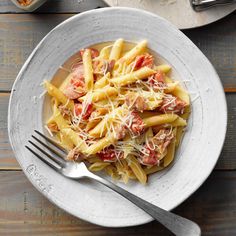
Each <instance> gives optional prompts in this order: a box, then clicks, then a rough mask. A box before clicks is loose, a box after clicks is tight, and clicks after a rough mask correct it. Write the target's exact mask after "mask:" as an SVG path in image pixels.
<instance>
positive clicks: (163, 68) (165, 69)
mask: <svg viewBox="0 0 236 236" xmlns="http://www.w3.org/2000/svg"><path fill="white" fill-rule="evenodd" d="M154 70H157V71H162V72H163V73H168V72H169V71H170V70H171V66H170V65H167V64H163V65H159V66H155V67H154Z"/></svg>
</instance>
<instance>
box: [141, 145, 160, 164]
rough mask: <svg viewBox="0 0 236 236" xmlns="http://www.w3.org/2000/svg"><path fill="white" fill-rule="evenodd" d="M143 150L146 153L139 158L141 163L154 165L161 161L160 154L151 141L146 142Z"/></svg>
mask: <svg viewBox="0 0 236 236" xmlns="http://www.w3.org/2000/svg"><path fill="white" fill-rule="evenodd" d="M142 151H143V152H144V153H145V154H143V156H142V158H141V159H139V161H140V162H141V164H143V165H150V166H154V165H157V164H158V163H159V160H158V155H157V153H156V151H155V149H154V148H153V145H152V144H151V143H149V144H145V145H144V147H143V150H142Z"/></svg>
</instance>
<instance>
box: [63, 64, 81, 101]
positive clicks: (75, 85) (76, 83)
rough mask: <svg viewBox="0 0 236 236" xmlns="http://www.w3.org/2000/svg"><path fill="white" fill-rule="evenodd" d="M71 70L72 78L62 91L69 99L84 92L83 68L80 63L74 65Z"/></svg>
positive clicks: (77, 96) (75, 97)
mask: <svg viewBox="0 0 236 236" xmlns="http://www.w3.org/2000/svg"><path fill="white" fill-rule="evenodd" d="M72 70H73V72H72V79H71V80H70V83H69V84H68V85H67V86H66V88H65V90H64V91H63V93H64V94H65V96H66V97H68V98H69V99H77V98H79V97H81V96H83V95H84V94H85V90H84V89H85V82H84V69H83V65H82V64H78V65H76V67H74V68H73V69H72Z"/></svg>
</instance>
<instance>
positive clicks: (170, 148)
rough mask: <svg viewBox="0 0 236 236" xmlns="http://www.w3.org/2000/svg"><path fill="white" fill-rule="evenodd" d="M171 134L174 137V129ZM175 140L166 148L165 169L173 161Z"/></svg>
mask: <svg viewBox="0 0 236 236" xmlns="http://www.w3.org/2000/svg"><path fill="white" fill-rule="evenodd" d="M173 134H174V135H176V129H174V131H173ZM175 140H176V139H175V138H174V139H173V140H172V142H171V143H170V145H169V146H168V148H167V154H166V156H165V157H164V167H167V166H168V165H169V164H170V163H171V162H172V161H173V159H174V155H175Z"/></svg>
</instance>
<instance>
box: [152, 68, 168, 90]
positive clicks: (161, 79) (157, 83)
mask: <svg viewBox="0 0 236 236" xmlns="http://www.w3.org/2000/svg"><path fill="white" fill-rule="evenodd" d="M148 82H149V84H150V85H151V86H152V87H153V88H154V89H157V90H160V89H165V88H166V83H165V76H164V73H163V72H162V71H157V72H156V73H155V74H154V75H152V76H150V77H149V78H148Z"/></svg>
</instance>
